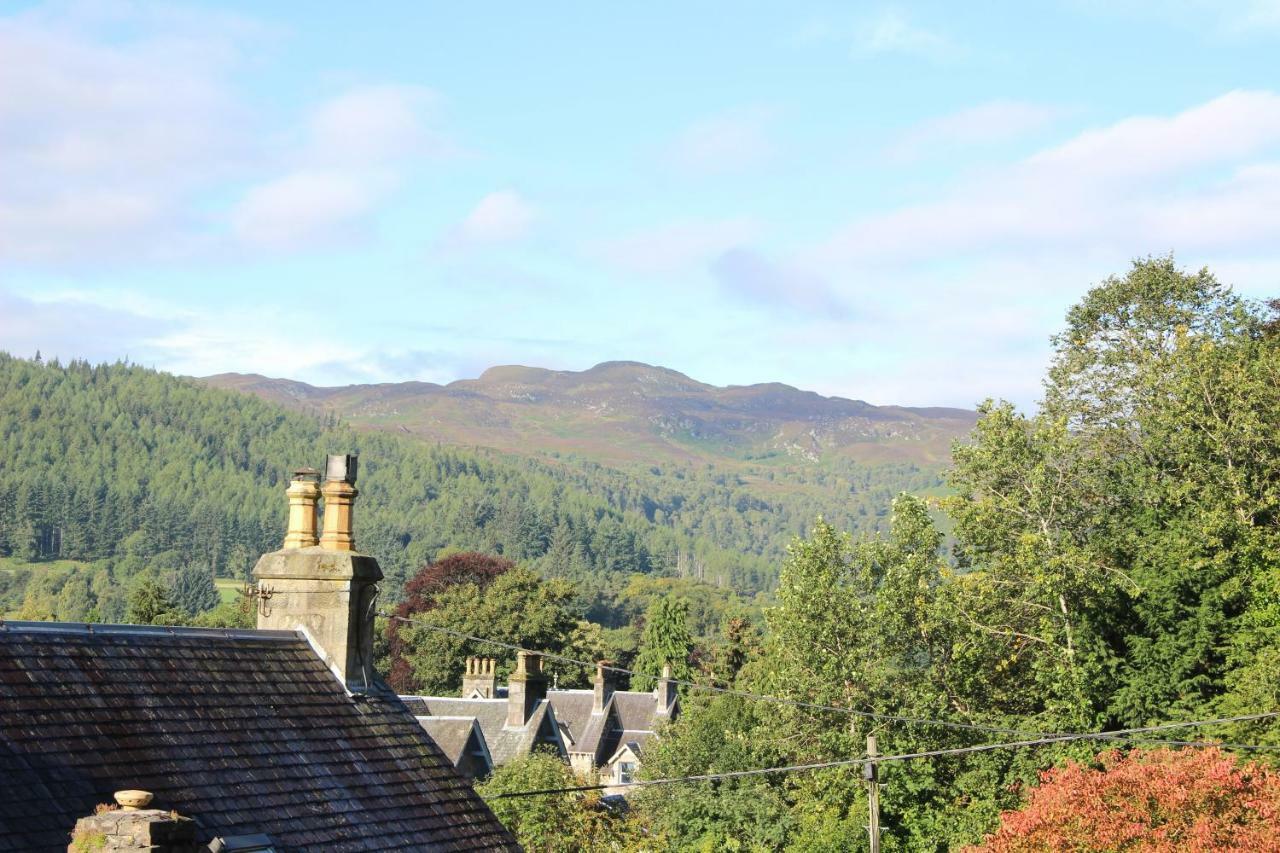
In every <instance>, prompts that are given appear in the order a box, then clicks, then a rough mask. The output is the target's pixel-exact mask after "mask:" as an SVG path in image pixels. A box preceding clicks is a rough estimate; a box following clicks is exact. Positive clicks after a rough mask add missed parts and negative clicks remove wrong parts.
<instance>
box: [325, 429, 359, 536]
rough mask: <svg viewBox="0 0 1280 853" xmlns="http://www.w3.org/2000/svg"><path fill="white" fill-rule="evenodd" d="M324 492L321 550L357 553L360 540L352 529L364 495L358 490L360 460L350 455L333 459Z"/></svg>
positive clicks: (327, 466) (326, 474) (331, 458)
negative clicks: (357, 468)
mask: <svg viewBox="0 0 1280 853" xmlns="http://www.w3.org/2000/svg"><path fill="white" fill-rule="evenodd" d="M320 491H321V492H322V493H323V494H324V532H322V533H321V534H320V547H321V548H326V549H328V550H330V551H354V550H355V549H356V537H355V531H354V529H353V528H352V521H353V519H352V511H353V510H354V509H355V502H356V496H357V495H359V494H360V492H358V491H357V490H356V457H355V456H354V455H352V454H350V453H348V454H346V455H338V456H330V457H329V462H328V464H327V465H326V466H325V472H324V485H323V486H321V487H320Z"/></svg>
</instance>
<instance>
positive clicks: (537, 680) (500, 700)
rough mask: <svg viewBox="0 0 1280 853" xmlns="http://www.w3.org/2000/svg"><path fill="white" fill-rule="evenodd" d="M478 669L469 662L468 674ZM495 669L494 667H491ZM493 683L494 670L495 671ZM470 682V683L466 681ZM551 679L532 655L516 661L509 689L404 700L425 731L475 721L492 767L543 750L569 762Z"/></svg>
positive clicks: (540, 660)
mask: <svg viewBox="0 0 1280 853" xmlns="http://www.w3.org/2000/svg"><path fill="white" fill-rule="evenodd" d="M473 665H475V662H474V660H470V661H468V662H467V666H468V669H470V668H471V667H472V666H473ZM490 665H491V666H492V663H491V662H490ZM490 678H491V680H494V681H496V679H493V676H492V670H491V671H490ZM464 683H466V682H464ZM547 693H548V691H547V676H546V674H545V673H544V672H543V671H542V658H541V657H540V656H539V655H536V654H533V653H531V652H520V653H519V654H518V655H517V657H516V671H515V672H513V673H512V674H511V678H510V681H509V683H508V685H507V687H506V688H505V689H502V690H498V689H497V687H496V684H492V683H491V684H490V685H489V687H488V689H487V690H475V689H472V690H470V691H469V693H468V695H466V696H463V697H445V696H401V697H400V699H401V701H402V702H404V704H405V705H406V706H407V707H408V708H409V710H410V711H412V712H413V713H414V714H415V715H416V716H417V717H418V721H419V722H420V723H421V724H422V726H423V728H425V729H426V730H427V731H432V729H433V728H437V727H440V726H441V725H442V723H440V722H437V721H438V720H439V719H440V718H446V719H452V720H458V721H459V722H458V723H456V725H465V723H464V722H461V721H466V720H470V721H471V723H472V725H473V726H474V727H475V728H478V729H479V730H480V733H481V736H482V737H483V739H484V742H485V745H486V748H487V750H488V753H489V755H490V759H491V764H492V766H493V767H501V766H502V765H504V764H507V763H508V762H510V761H513V760H515V759H517V758H520V757H521V756H525V755H528V754H529V753H531V752H532V751H533V750H535V749H537V748H538V747H543V748H545V749H549V750H551V751H553V752H555V753H556V754H557V755H559V756H560V757H561V758H566V757H567V755H568V753H567V752H566V750H565V742H564V738H563V735H562V731H563V730H562V727H561V725H560V723H559V722H558V721H557V719H556V713H555V709H554V708H553V706H552V704H551V702H550V701H548V699H547Z"/></svg>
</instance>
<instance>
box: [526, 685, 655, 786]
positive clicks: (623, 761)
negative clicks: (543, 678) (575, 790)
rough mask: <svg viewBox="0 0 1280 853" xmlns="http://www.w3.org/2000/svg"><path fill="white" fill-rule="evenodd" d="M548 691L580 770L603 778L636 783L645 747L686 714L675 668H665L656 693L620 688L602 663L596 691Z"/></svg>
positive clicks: (574, 764)
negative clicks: (674, 677) (682, 711)
mask: <svg viewBox="0 0 1280 853" xmlns="http://www.w3.org/2000/svg"><path fill="white" fill-rule="evenodd" d="M548 695H549V697H550V699H551V706H552V707H553V708H554V709H555V710H556V718H557V719H558V720H559V721H560V724H561V727H562V729H563V730H564V734H565V743H566V747H567V749H568V752H569V763H570V764H571V765H572V767H573V769H574V772H576V773H577V774H578V775H579V776H580V777H582V778H583V779H587V778H595V779H598V780H599V781H601V782H615V783H618V784H621V783H624V782H630V781H632V778H631V777H632V775H634V773H635V771H636V770H638V769H639V767H640V761H641V754H642V753H643V752H644V748H645V746H646V745H647V744H648V743H649V742H650V741H651V740H652V739H653V738H654V737H656V736H657V734H658V730H659V727H660V726H662V725H663V724H664V723H667V722H670V721H671V720H674V719H675V718H676V716H677V715H679V713H680V701H679V697H678V696H677V694H676V689H675V682H674V681H672V679H671V667H670V666H667V667H664V668H663V672H662V677H661V678H659V679H658V681H657V686H656V687H655V688H654V690H653V692H642V691H633V690H615V689H614V683H613V678H612V673H611V672H610V671H609V669H608V666H607V664H604V663H598V664H596V672H595V677H594V679H593V680H592V687H591V689H590V690H552V691H551V692H550V693H549V694H548ZM625 790H626V789H622V788H620V789H618V790H617V791H607V792H606V793H621V792H623V791H625Z"/></svg>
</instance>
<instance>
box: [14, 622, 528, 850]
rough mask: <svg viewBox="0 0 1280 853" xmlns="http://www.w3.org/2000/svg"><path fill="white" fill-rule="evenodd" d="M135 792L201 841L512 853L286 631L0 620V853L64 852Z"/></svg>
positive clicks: (481, 816) (408, 744) (473, 804)
mask: <svg viewBox="0 0 1280 853" xmlns="http://www.w3.org/2000/svg"><path fill="white" fill-rule="evenodd" d="M124 788H140V789H143V790H147V791H151V792H153V793H154V794H155V803H156V805H157V806H159V807H162V808H172V809H175V810H177V811H178V812H180V813H182V814H184V815H187V816H190V817H192V818H194V819H195V820H196V821H197V824H198V826H199V827H200V832H201V837H202V840H203V841H209V840H211V839H212V838H214V837H216V836H226V835H249V834H254V833H265V834H267V835H269V836H270V837H271V838H272V840H273V841H274V843H275V847H276V849H277V850H282V851H284V850H288V851H298V850H319V849H323V850H329V851H359V850H383V849H406V848H411V849H415V850H498V849H512V850H514V849H518V848H517V847H516V845H515V842H514V840H513V839H512V838H511V836H510V835H509V834H508V833H507V832H506V830H505V829H503V827H502V826H501V825H500V824H499V823H498V822H497V820H496V819H495V818H494V817H493V814H492V813H491V812H490V811H489V809H488V808H487V807H486V806H485V805H484V803H483V801H481V800H480V799H479V797H477V796H476V795H475V793H474V792H473V791H472V790H471V788H470V786H469V785H467V784H466V783H465V782H464V781H463V780H462V778H461V777H460V776H459V775H458V774H457V773H456V772H455V771H454V768H453V767H452V765H451V763H450V762H449V760H448V759H447V758H446V757H445V756H444V755H443V754H442V753H441V751H440V750H439V748H437V747H436V745H435V744H434V743H433V742H432V741H431V739H430V738H429V737H428V736H427V734H426V732H424V731H423V729H422V727H421V726H420V725H419V724H418V722H417V721H416V720H414V718H413V716H412V715H411V714H410V713H409V712H408V710H407V709H406V708H405V707H404V705H403V704H402V703H401V702H400V701H399V700H398V699H397V698H396V697H395V696H394V695H393V694H390V693H389V692H387V693H385V694H375V695H370V696H367V697H365V696H352V695H350V694H348V693H347V692H346V691H345V690H344V689H343V686H342V685H341V684H340V683H339V682H338V680H337V679H336V678H335V677H334V675H333V674H332V673H331V672H330V670H329V669H328V667H326V666H325V664H324V662H323V661H322V660H321V659H320V658H319V657H318V656H317V655H316V653H315V651H314V650H313V649H312V648H311V646H310V645H309V644H308V643H307V641H306V639H305V638H304V637H303V636H302V635H300V634H296V633H293V632H288V631H228V630H219V629H194V628H192V629H188V628H175V629H169V628H148V627H137V626H101V625H71V624H60V623H29V622H7V623H6V622H3V621H0V850H24V851H25V850H65V849H66V845H67V840H68V835H69V833H70V832H71V830H72V829H73V828H74V826H75V822H76V820H77V819H78V818H80V817H84V816H86V815H89V814H92V813H93V811H94V806H96V805H97V804H99V803H109V802H111V800H112V793H113V792H114V791H117V790H120V789H124Z"/></svg>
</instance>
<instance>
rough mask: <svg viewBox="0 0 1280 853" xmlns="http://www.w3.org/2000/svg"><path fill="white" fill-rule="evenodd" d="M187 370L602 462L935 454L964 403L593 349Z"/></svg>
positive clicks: (292, 397)
mask: <svg viewBox="0 0 1280 853" xmlns="http://www.w3.org/2000/svg"><path fill="white" fill-rule="evenodd" d="M200 381H202V382H204V383H206V384H209V385H212V386H215V387H220V388H225V389H229V390H236V391H241V392H244V393H250V394H253V395H255V396H257V397H260V398H263V399H266V400H269V401H272V402H277V403H282V404H284V405H287V406H291V407H293V408H299V409H305V410H319V411H321V412H332V413H334V414H336V415H338V416H340V417H342V418H343V419H345V420H347V421H349V422H350V423H352V425H354V426H358V427H363V428H371V429H382V430H393V431H398V432H402V433H408V434H412V435H417V436H419V437H421V438H424V439H434V440H437V441H443V442H446V443H455V444H465V445H475V446H485V447H492V448H495V449H499V450H504V451H511V452H519V453H530V452H533V453H547V452H550V453H564V452H570V453H575V454H579V455H583V456H586V457H588V458H595V459H599V460H602V461H609V462H621V461H649V460H658V461H661V460H680V461H721V462H723V461H726V460H737V461H741V460H744V459H763V458H769V457H770V456H774V455H784V456H786V457H789V458H792V459H797V460H801V461H805V460H807V461H808V462H811V463H817V462H819V461H820V460H821V459H822V458H823V457H824V456H827V455H833V454H834V455H836V456H843V457H846V458H849V459H853V460H855V461H858V462H862V463H867V464H875V463H880V462H911V463H915V464H920V465H925V466H929V467H932V466H935V465H942V464H945V463H946V462H947V461H948V460H949V450H950V444H951V442H953V441H955V440H956V439H958V438H960V437H962V436H963V435H964V434H967V433H968V431H969V430H970V429H971V428H972V426H973V424H974V423H975V422H976V420H977V414H976V412H973V411H970V410H967V409H958V408H950V407H943V406H930V407H912V406H894V405H888V406H877V405H874V404H871V403H868V402H866V401H864V400H856V399H850V398H846V397H839V396H832V397H827V396H823V395H821V394H818V393H817V392H814V391H806V390H802V389H799V388H796V387H794V386H792V385H787V384H785V383H781V382H761V383H754V384H750V385H727V386H716V385H711V384H708V383H705V382H700V381H698V380H696V379H693V378H691V377H689V376H687V375H686V374H684V373H681V372H679V371H676V370H673V369H671V368H666V367H661V366H657V365H650V364H646V363H644V362H638V361H606V362H601V363H600V364H597V365H595V366H593V367H591V368H588V369H586V370H582V371H572V370H551V369H548V368H541V367H530V366H526V365H495V366H493V367H490V368H488V369H486V370H485V371H483V372H482V373H481V374H480V376H478V377H476V378H473V379H459V380H455V381H453V382H450V383H448V384H445V385H441V384H438V383H434V382H422V381H407V382H387V383H372V384H359V385H343V386H316V385H310V384H308V383H305V382H299V381H297V380H293V379H287V378H274V377H268V376H264V375H262V374H256V373H255V374H241V373H222V374H217V375H214V376H207V377H201V378H200Z"/></svg>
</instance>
